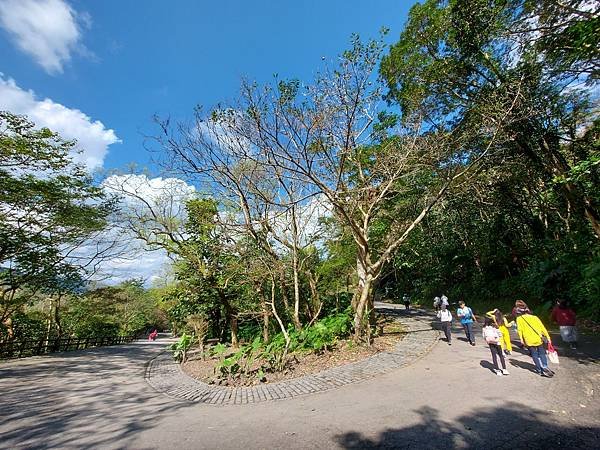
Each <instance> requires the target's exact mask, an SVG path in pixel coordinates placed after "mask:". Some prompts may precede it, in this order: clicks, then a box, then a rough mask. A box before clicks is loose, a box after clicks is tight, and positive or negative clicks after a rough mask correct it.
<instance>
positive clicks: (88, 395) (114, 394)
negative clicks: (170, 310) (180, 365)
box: [0, 342, 187, 449]
mask: <svg viewBox="0 0 600 450" xmlns="http://www.w3.org/2000/svg"><path fill="white" fill-rule="evenodd" d="M162 347H164V343H163V344H160V343H159V342H157V343H156V344H154V345H152V344H144V343H138V344H132V345H122V346H115V347H105V348H99V349H94V350H88V351H84V352H81V351H79V352H72V353H63V354H56V355H50V356H45V357H43V358H32V359H29V360H27V361H23V360H21V361H18V362H17V363H14V364H6V365H0V389H1V390H2V409H1V410H2V414H0V436H2V438H1V440H0V448H39V449H49V448H115V447H118V448H124V447H127V444H128V442H130V440H132V439H133V438H134V437H135V436H136V435H137V434H138V433H139V432H140V431H141V430H145V429H149V428H152V427H153V426H154V425H155V423H156V421H157V420H158V418H159V417H160V416H161V414H163V413H166V412H167V411H168V413H169V414H177V411H178V410H179V409H180V408H182V407H185V406H186V405H187V404H186V403H176V402H171V401H169V400H167V399H165V398H164V397H161V396H159V395H158V394H157V393H156V392H155V391H154V390H152V389H151V388H150V387H149V386H148V385H147V384H146V383H145V382H144V379H143V377H144V372H145V367H146V364H147V362H148V361H149V360H150V359H151V358H152V356H153V355H156V354H157V353H158V352H159V351H160V348H162Z"/></svg>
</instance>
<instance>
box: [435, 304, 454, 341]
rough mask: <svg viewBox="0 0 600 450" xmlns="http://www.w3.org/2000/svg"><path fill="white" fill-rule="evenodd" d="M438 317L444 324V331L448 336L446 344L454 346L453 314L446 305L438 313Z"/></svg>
mask: <svg viewBox="0 0 600 450" xmlns="http://www.w3.org/2000/svg"><path fill="white" fill-rule="evenodd" d="M437 317H438V319H440V321H441V322H442V330H444V334H445V335H446V342H448V345H452V328H451V327H452V313H451V312H450V311H449V310H448V308H446V305H442V306H441V309H440V310H439V311H438V313H437Z"/></svg>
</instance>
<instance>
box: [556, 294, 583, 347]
mask: <svg viewBox="0 0 600 450" xmlns="http://www.w3.org/2000/svg"><path fill="white" fill-rule="evenodd" d="M550 319H552V321H553V322H556V323H557V324H558V326H559V328H560V336H561V337H562V340H563V342H567V343H569V345H570V346H571V348H577V327H576V321H577V319H576V317H575V311H573V310H572V309H571V308H569V304H568V303H567V301H566V300H558V301H557V302H556V306H555V307H554V309H553V310H552V315H551V316H550Z"/></svg>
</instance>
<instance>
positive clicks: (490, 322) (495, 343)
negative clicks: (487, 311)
mask: <svg viewBox="0 0 600 450" xmlns="http://www.w3.org/2000/svg"><path fill="white" fill-rule="evenodd" d="M481 331H482V334H483V340H484V341H485V343H486V344H487V345H488V346H489V348H490V351H491V352H492V361H494V367H495V368H496V375H499V376H502V375H508V374H509V373H508V370H506V361H505V360H504V355H503V354H502V347H501V346H500V340H501V339H502V333H500V330H498V327H497V325H496V322H495V321H494V319H492V318H490V317H486V318H485V323H484V326H483V328H482V330H481ZM498 358H500V364H502V369H500V366H498Z"/></svg>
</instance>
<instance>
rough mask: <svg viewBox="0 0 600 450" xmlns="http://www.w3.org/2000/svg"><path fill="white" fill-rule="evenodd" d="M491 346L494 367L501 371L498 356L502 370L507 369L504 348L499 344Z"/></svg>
mask: <svg viewBox="0 0 600 450" xmlns="http://www.w3.org/2000/svg"><path fill="white" fill-rule="evenodd" d="M488 345H489V346H490V351H491V352H492V360H493V361H494V367H496V369H500V367H499V366H498V359H497V356H499V357H500V363H501V364H502V368H503V369H506V362H505V361H504V354H503V353H502V347H500V345H498V344H488Z"/></svg>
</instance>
